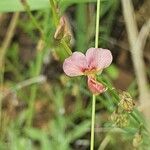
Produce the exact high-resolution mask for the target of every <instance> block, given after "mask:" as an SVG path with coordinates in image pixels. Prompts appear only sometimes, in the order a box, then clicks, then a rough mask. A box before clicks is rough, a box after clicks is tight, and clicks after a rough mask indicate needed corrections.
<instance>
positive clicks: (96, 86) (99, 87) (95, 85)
mask: <svg viewBox="0 0 150 150" xmlns="http://www.w3.org/2000/svg"><path fill="white" fill-rule="evenodd" d="M88 87H89V90H90V91H91V92H92V93H93V94H96V95H97V94H101V93H103V92H105V91H106V90H107V89H106V87H105V86H104V85H103V84H101V83H100V82H98V81H96V79H95V78H93V77H90V76H88Z"/></svg>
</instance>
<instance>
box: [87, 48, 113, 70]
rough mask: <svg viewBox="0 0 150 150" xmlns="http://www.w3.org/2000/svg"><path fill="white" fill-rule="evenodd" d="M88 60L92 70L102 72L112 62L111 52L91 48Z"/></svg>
mask: <svg viewBox="0 0 150 150" xmlns="http://www.w3.org/2000/svg"><path fill="white" fill-rule="evenodd" d="M86 60H87V63H88V66H89V67H90V68H91V69H93V68H94V69H97V70H102V69H103V68H106V67H108V66H109V65H110V64H111V62H112V54H111V52H110V50H107V49H103V48H89V49H88V50H87V52H86Z"/></svg>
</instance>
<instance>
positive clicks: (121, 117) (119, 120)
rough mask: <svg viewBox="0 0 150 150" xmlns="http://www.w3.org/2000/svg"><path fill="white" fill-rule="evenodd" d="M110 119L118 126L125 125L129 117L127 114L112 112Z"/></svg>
mask: <svg viewBox="0 0 150 150" xmlns="http://www.w3.org/2000/svg"><path fill="white" fill-rule="evenodd" d="M111 120H112V121H113V122H114V124H115V125H116V126H118V127H120V128H123V127H126V126H127V125H128V124H129V119H128V115H127V114H122V113H116V111H115V112H113V113H112V115H111Z"/></svg>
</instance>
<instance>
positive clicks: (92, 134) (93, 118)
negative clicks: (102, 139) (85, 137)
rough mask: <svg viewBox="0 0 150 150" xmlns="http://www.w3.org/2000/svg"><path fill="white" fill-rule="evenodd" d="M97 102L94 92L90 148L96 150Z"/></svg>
mask: <svg viewBox="0 0 150 150" xmlns="http://www.w3.org/2000/svg"><path fill="white" fill-rule="evenodd" d="M95 103H96V96H95V95H94V94H93V96H92V124H91V148H90V150H94V125H95Z"/></svg>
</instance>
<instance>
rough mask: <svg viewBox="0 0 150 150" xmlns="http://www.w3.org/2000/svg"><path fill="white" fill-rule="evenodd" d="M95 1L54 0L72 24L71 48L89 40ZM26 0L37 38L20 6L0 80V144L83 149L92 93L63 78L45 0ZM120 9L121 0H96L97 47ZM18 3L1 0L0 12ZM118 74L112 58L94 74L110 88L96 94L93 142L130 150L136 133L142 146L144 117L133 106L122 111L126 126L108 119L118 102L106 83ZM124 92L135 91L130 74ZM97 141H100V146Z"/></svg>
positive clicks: (18, 148)
mask: <svg viewBox="0 0 150 150" xmlns="http://www.w3.org/2000/svg"><path fill="white" fill-rule="evenodd" d="M90 2H93V3H90ZM95 2H96V0H80V1H79V0H60V1H58V7H59V8H60V12H61V13H60V15H61V16H62V15H64V14H65V15H66V17H67V19H68V21H69V22H68V23H69V24H70V26H71V28H70V30H71V31H72V33H73V42H72V44H71V45H70V47H71V49H72V50H73V51H75V50H78V51H81V52H85V51H86V50H87V49H88V48H89V47H92V46H93V45H94V36H95ZM28 4H29V6H30V9H31V10H34V11H32V12H31V13H32V14H31V15H33V16H32V17H34V19H35V21H36V23H37V24H38V26H40V28H41V29H42V31H43V37H42V36H41V34H40V32H39V30H38V28H37V26H36V25H35V22H33V20H31V16H29V15H30V14H29V12H28V13H27V12H22V13H20V17H19V19H18V23H17V30H16V33H15V37H14V38H13V40H12V43H11V45H10V47H9V48H8V50H7V54H6V58H5V71H4V80H3V81H1V85H2V86H3V89H2V94H1V95H2V98H1V103H2V104H1V114H0V117H1V124H0V150H71V149H73V150H80V149H81V150H82V149H83V150H86V149H89V143H90V142H89V140H90V120H91V94H90V92H89V91H88V89H87V87H86V79H84V78H83V77H77V78H68V77H66V76H65V75H64V74H63V72H62V62H63V60H64V58H66V56H67V54H66V53H65V50H64V47H62V45H59V42H58V41H56V40H55V39H54V33H55V30H56V26H55V24H54V18H53V15H52V10H51V7H50V4H49V1H48V0H29V1H28ZM38 9H40V10H38ZM119 9H120V6H119V0H102V2H101V16H100V24H101V25H100V42H99V45H100V47H104V48H107V47H108V41H109V38H110V36H111V33H112V30H113V24H114V22H115V21H116V19H117V18H116V17H117V11H118V10H119ZM23 10H24V7H23V6H22V4H21V3H20V2H19V0H11V1H10V0H0V12H12V11H13V12H15V11H23ZM2 15H3V14H2ZM4 15H8V16H9V15H10V16H11V14H4ZM43 38H44V39H43ZM1 43H2V42H1ZM43 43H44V44H43ZM40 75H44V76H46V77H47V81H43V82H42V83H41V84H39V83H38V82H37V83H34V84H31V85H28V86H22V87H20V88H16V87H17V85H18V84H20V83H22V82H24V81H27V79H32V78H34V77H37V76H40ZM118 76H119V68H118V66H117V65H116V64H115V63H114V64H112V65H111V67H109V68H108V69H106V70H105V71H104V73H103V75H102V76H99V77H98V78H99V80H100V81H101V82H103V83H104V84H106V85H107V87H108V90H107V92H106V93H104V94H102V95H100V96H97V105H96V129H95V130H96V131H95V132H96V134H95V135H96V138H95V149H98V150H103V149H107V150H120V149H124V150H129V149H134V147H133V144H132V140H133V138H134V135H135V134H136V133H139V132H140V135H142V141H143V142H141V141H139V143H140V142H141V143H142V144H141V143H140V144H139V143H138V144H139V145H140V146H139V148H140V149H142V150H146V149H147V147H149V142H148V141H149V138H148V136H147V132H146V131H145V129H144V124H143V122H144V120H143V118H142V116H141V114H140V113H139V112H137V111H136V109H135V112H136V113H135V112H132V113H131V114H128V113H127V116H128V118H129V120H130V123H129V125H128V126H127V127H123V128H119V127H117V126H115V125H114V123H113V122H112V121H111V120H110V116H111V114H112V113H113V112H114V111H115V110H116V107H117V104H118V101H119V96H118V95H119V94H118V93H117V92H116V91H115V90H114V87H113V86H112V85H113V82H114V81H115V80H116V79H117V78H118ZM127 91H128V92H129V93H131V95H132V96H133V98H135V97H136V96H137V94H138V93H137V85H136V83H135V81H133V82H132V83H131V84H130V85H129V87H128V88H127ZM7 92H8V94H6V95H5V93H7ZM3 94H4V97H3ZM5 103H6V104H5ZM3 105H4V106H3ZM137 114H138V115H137ZM105 141H106V143H105ZM101 143H103V145H104V144H106V145H105V146H106V147H105V146H104V148H103V146H102V144H101Z"/></svg>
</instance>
